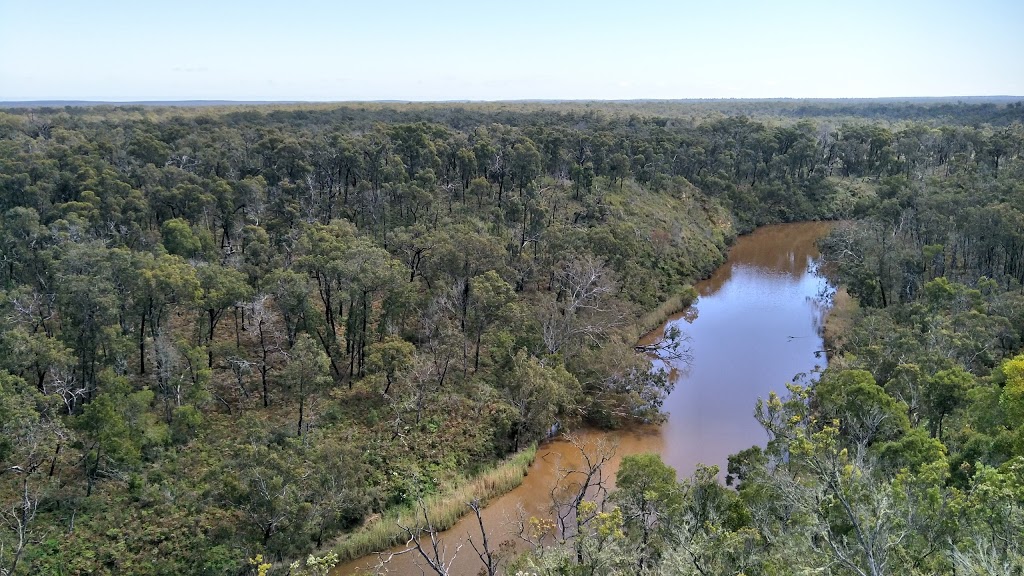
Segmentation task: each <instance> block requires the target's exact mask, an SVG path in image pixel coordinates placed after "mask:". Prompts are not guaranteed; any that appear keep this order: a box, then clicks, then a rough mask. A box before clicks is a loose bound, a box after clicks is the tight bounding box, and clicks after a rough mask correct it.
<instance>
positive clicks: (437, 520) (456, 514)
mask: <svg viewBox="0 0 1024 576" xmlns="http://www.w3.org/2000/svg"><path fill="white" fill-rule="evenodd" d="M536 457H537V445H536V444H533V445H531V446H530V447H529V448H527V449H525V450H521V451H519V452H517V453H516V454H513V455H512V456H510V457H508V458H506V459H505V460H503V461H501V462H499V463H498V464H497V465H495V467H494V468H492V469H490V470H487V471H485V472H482V473H481V474H479V475H477V476H475V477H473V478H467V479H465V482H464V483H459V484H457V485H455V486H452V487H450V488H449V489H448V490H445V491H444V492H442V493H438V494H431V495H429V496H427V497H425V498H424V499H423V507H424V508H425V509H426V510H425V512H426V514H425V515H426V517H428V518H430V523H431V524H432V525H433V527H434V528H436V529H437V530H439V531H442V530H447V529H449V528H451V527H452V526H454V525H455V523H456V522H458V520H459V518H461V517H462V516H464V515H465V514H467V513H468V512H469V511H470V509H469V507H468V506H467V505H466V503H467V502H472V501H474V500H478V501H480V502H481V503H484V504H486V502H487V501H488V500H490V499H492V498H495V497H497V496H501V495H504V494H506V493H508V492H510V491H511V490H512V489H513V488H516V487H517V486H519V485H520V484H522V483H523V477H524V476H526V472H527V470H528V469H529V467H530V464H532V463H533V460H534V458H536ZM423 517H424V510H422V509H420V508H419V507H418V506H413V507H404V508H399V509H395V510H391V511H388V512H386V513H385V514H384V515H383V516H382V517H377V518H375V519H373V520H370V521H368V522H366V523H365V524H364V525H363V527H362V528H359V529H357V530H355V531H353V532H350V533H348V534H347V535H345V536H344V537H342V538H341V539H340V540H339V541H338V542H337V543H336V544H335V545H334V546H333V549H332V551H333V552H334V553H336V554H337V555H338V560H339V561H341V562H348V561H350V560H355V559H356V558H361V557H363V556H366V555H368V554H374V553H376V552H380V551H382V550H387V549H388V548H390V547H392V546H396V545H398V544H402V543H404V542H406V541H407V540H408V538H409V536H408V534H407V533H406V531H405V530H404V529H402V528H401V526H405V527H407V528H411V529H412V530H414V531H415V530H417V529H420V528H425V524H424V522H423Z"/></svg>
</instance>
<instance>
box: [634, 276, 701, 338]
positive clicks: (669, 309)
mask: <svg viewBox="0 0 1024 576" xmlns="http://www.w3.org/2000/svg"><path fill="white" fill-rule="evenodd" d="M697 296H698V294H697V290H696V289H695V288H694V287H693V286H690V285H689V284H687V285H686V286H683V288H682V289H681V290H680V291H679V293H678V294H676V295H674V296H671V297H669V299H668V300H666V301H664V302H662V303H661V305H660V306H658V307H657V308H655V309H654V310H651V311H650V312H648V313H646V314H644V315H643V316H641V317H640V319H639V320H637V323H636V328H637V334H638V336H637V337H638V338H642V337H644V336H646V335H647V334H648V333H649V332H651V331H653V330H656V329H658V328H659V327H660V326H661V325H662V324H664V323H665V322H666V321H668V319H669V318H671V317H672V315H673V314H676V313H678V312H682V311H683V310H684V309H686V307H687V306H689V305H691V304H693V303H694V302H695V301H696V300H697Z"/></svg>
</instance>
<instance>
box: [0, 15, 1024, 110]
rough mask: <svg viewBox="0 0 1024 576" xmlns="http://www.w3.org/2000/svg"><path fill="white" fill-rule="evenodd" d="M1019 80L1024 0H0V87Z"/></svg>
mask: <svg viewBox="0 0 1024 576" xmlns="http://www.w3.org/2000/svg"><path fill="white" fill-rule="evenodd" d="M997 94H998V95H1006V94H1009V95H1024V0H967V1H950V0H932V1H903V0H887V1H878V0H866V1H854V0H850V1H844V2H831V1H828V0H817V1H804V0H800V1H788V2H787V1H782V0H778V1H755V0H728V1H720V2H714V1H711V0H708V1H704V2H696V1H689V0H686V1H682V0H680V1H669V0H664V1H658V0H636V1H633V2H601V1H598V0H590V1H566V2H560V1H557V0H547V1H534V0H508V1H506V2H503V3H485V2H482V1H481V2H472V1H467V0H439V1H419V2H415V1H398V0H396V1H392V2H355V1H336V2H330V1H327V0H291V1H281V2H266V1H261V0H247V1H220V2H218V1H216V0H208V1H200V0H178V1H175V2H163V1H152V2H141V1H139V2H124V1H115V0H93V1H85V0H77V1H53V0H17V1H16V0H0V100H23V99H32V100H38V99H48V100H49V99H61V100H71V99H75V100H78V99H81V100H184V99H229V100H379V99H397V100H453V99H460V100H461V99H467V100H499V99H527V98H544V99H631V98H756V97H824V98H828V97H879V96H971V95H997Z"/></svg>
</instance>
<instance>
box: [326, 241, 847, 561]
mask: <svg viewBox="0 0 1024 576" xmlns="http://www.w3.org/2000/svg"><path fill="white" fill-rule="evenodd" d="M829 228H830V224H828V223H821V222H805V223H797V224H783V225H777V226H765V227H762V228H759V229H757V230H756V231H754V232H753V233H751V234H749V235H746V236H742V237H740V238H739V239H737V241H736V243H735V244H734V246H733V247H732V249H731V250H730V252H729V258H728V260H727V261H726V262H725V264H723V265H722V266H721V267H719V268H718V269H717V270H716V271H715V272H714V274H712V276H711V277H710V278H708V279H707V280H704V281H702V282H700V283H699V284H697V286H696V288H697V291H698V293H699V294H700V297H699V299H698V301H697V302H696V303H695V304H694V305H693V306H691V307H689V308H687V309H686V310H684V311H683V312H681V313H679V314H677V315H675V316H673V317H672V318H671V319H669V320H668V322H667V323H666V324H665V325H664V326H662V327H661V328H660V329H658V330H656V331H655V332H652V333H651V334H649V335H647V336H646V337H645V341H653V340H656V339H658V338H659V337H661V335H662V334H664V331H665V330H666V328H667V327H669V326H675V327H678V328H679V330H680V331H681V332H682V334H683V335H685V336H686V338H687V346H688V348H689V355H688V356H689V358H688V361H687V362H682V361H680V362H672V363H668V364H667V365H662V367H663V368H665V369H667V370H669V372H670V375H671V378H672V379H673V381H674V383H675V387H674V389H673V391H672V393H671V394H669V396H668V398H666V400H665V404H664V407H663V410H664V411H665V412H666V413H667V414H668V419H667V420H666V421H665V423H664V424H662V425H660V426H641V427H637V428H635V429H632V430H627V431H616V432H599V431H584V432H582V433H580V434H579V435H578V443H579V442H582V443H585V444H586V445H587V448H588V450H590V453H591V454H593V453H594V451H595V450H596V445H597V444H598V443H605V444H610V445H614V447H615V452H614V454H615V457H614V458H613V459H612V460H611V461H610V462H609V465H608V466H607V467H606V474H607V475H613V474H614V472H615V470H616V468H617V467H618V460H619V458H621V457H622V456H623V455H627V454H636V453H640V452H656V453H659V454H661V457H662V459H663V460H664V461H665V463H667V464H668V465H670V466H672V467H674V468H675V469H676V471H677V472H678V474H679V477H680V478H683V477H686V476H689V475H690V474H691V473H692V472H693V471H694V469H695V468H696V467H697V465H698V464H705V465H716V466H718V467H719V468H720V470H721V473H720V475H719V476H720V478H724V475H725V469H726V463H727V459H728V456H729V455H730V454H733V453H736V452H738V451H740V450H743V449H745V448H749V447H750V446H751V445H754V444H761V445H763V444H764V443H765V442H766V441H767V437H766V435H765V433H764V430H763V429H762V428H761V427H760V425H759V424H758V423H757V421H756V420H755V419H754V416H753V413H754V406H755V404H756V402H757V399H758V398H766V397H767V396H768V394H769V392H771V391H773V390H774V391H778V392H780V393H784V392H785V384H786V383H787V382H792V381H794V380H802V379H808V378H813V375H814V373H815V371H816V370H817V369H819V368H823V367H824V365H825V362H826V360H825V355H824V353H823V352H822V350H823V348H824V346H823V344H822V338H821V333H822V327H823V324H824V318H825V315H826V314H827V312H828V306H829V303H830V299H829V297H828V295H829V294H830V293H831V286H829V284H828V282H827V281H826V280H825V278H824V277H823V276H822V275H820V274H819V273H818V257H819V255H818V251H817V248H816V243H817V240H818V239H819V238H821V237H822V236H824V235H825V234H826V233H827V232H828V230H829ZM579 459H580V450H579V449H578V448H577V447H576V446H574V445H573V444H572V443H570V442H569V441H567V440H565V439H558V440H554V441H551V442H548V443H546V444H544V445H542V446H541V447H540V448H539V449H538V451H537V459H536V460H535V461H534V463H533V464H532V465H531V466H530V469H529V473H528V474H527V476H526V478H524V481H523V484H522V485H521V486H519V487H518V488H516V489H515V490H513V491H511V492H509V493H508V494H506V495H504V496H502V497H500V498H496V499H494V500H493V501H491V502H490V503H489V505H488V506H487V508H486V509H484V511H483V517H484V524H485V525H486V527H487V530H488V535H489V538H490V540H491V543H492V545H494V546H495V547H496V543H498V542H501V541H504V540H509V539H511V538H512V537H511V536H509V535H508V534H509V530H510V529H512V528H513V527H514V525H515V524H516V521H517V520H518V519H520V518H527V517H529V516H537V517H547V516H549V512H548V510H549V508H550V505H551V497H550V494H551V489H552V486H553V485H554V484H555V483H556V482H557V481H558V479H559V478H561V476H562V474H561V472H560V470H564V469H566V468H569V467H573V466H577V465H578V463H579ZM439 536H440V537H441V538H442V539H443V543H444V545H445V546H446V548H447V556H448V557H451V556H452V555H453V554H454V553H455V551H456V548H457V547H458V546H459V544H460V543H462V542H465V541H466V539H467V537H468V536H473V537H474V541H477V542H479V528H478V526H477V522H476V518H475V517H472V515H470V516H466V517H464V518H463V519H462V520H461V521H459V522H458V523H457V524H456V525H455V526H454V527H452V529H450V530H448V531H446V532H444V533H443V534H441V535H439ZM401 549H402V547H399V548H395V549H393V550H392V551H393V552H394V551H399V550H401ZM417 560H419V559H418V558H417V557H416V556H415V552H413V553H407V554H403V555H400V556H395V557H393V558H392V560H391V561H390V562H388V563H387V564H386V566H385V569H382V570H381V572H383V573H388V574H413V575H415V574H426V573H428V572H427V571H425V570H424V568H421V567H420V566H418V565H417ZM377 562H378V558H377V557H376V556H374V557H367V558H362V559H359V560H356V561H353V562H350V563H348V564H345V565H342V566H339V567H338V568H336V569H335V570H334V571H333V572H332V576H349V575H354V574H362V573H366V571H368V570H370V571H371V573H372V567H373V566H374V565H375V564H377ZM481 566H482V565H481V563H480V560H479V559H478V558H477V556H476V554H475V553H474V552H473V550H472V548H470V546H469V545H468V544H467V545H465V546H463V547H462V549H461V550H459V552H458V554H457V555H456V556H455V562H454V564H453V566H452V569H451V573H452V574H459V575H461V574H467V575H472V574H476V573H477V572H478V570H479V569H480V567H481Z"/></svg>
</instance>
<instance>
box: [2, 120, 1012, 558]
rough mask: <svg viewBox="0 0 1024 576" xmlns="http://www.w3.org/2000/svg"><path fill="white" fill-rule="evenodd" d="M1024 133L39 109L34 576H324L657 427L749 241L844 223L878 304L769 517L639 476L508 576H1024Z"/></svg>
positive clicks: (19, 449)
mask: <svg viewBox="0 0 1024 576" xmlns="http://www.w3.org/2000/svg"><path fill="white" fill-rule="evenodd" d="M736 107H739V108H736ZM1022 122H1024V106H1022V105H1021V103H1020V102H995V103H993V102H988V103H968V104H965V103H950V102H934V103H927V102H926V103H886V102H871V101H868V102H851V103H846V104H844V103H829V104H823V103H807V102H801V101H782V102H758V103H749V102H748V103H743V102H739V103H721V102H719V103H715V102H710V103H705V104H700V103H697V104H690V105H687V106H683V105H681V104H673V103H671V102H646V103H593V104H588V103H510V104H497V103H496V104H465V105H454V104H447V105H441V104H435V105H427V104H350V105H333V106H329V105H309V106H285V105H281V106H273V107H270V106H265V107H243V106H233V107H208V108H173V107H146V106H125V107H67V108H36V109H8V110H6V111H4V112H0V431H2V434H0V505H2V506H0V515H2V516H0V574H4V575H15V574H85V573H88V574H107V573H109V574H129V573H130V574H248V573H257V572H265V571H266V570H267V569H269V570H270V571H271V572H275V571H276V572H280V573H287V572H288V570H289V568H288V566H289V564H290V563H291V562H292V561H293V560H295V559H297V558H301V557H305V556H306V555H307V554H310V553H316V554H321V553H323V552H325V551H327V550H330V549H333V548H335V547H336V546H337V545H338V543H339V542H341V543H344V542H345V539H346V534H349V533H351V532H352V531H353V530H356V529H358V528H359V527H360V526H361V525H364V524H366V523H368V522H372V520H373V519H374V518H379V517H380V516H379V515H381V514H384V513H386V512H387V511H390V510H395V509H400V508H403V507H411V506H415V505H416V504H417V503H419V502H422V501H423V499H424V498H425V497H427V496H430V495H433V494H441V493H444V492H445V491H446V490H448V489H450V488H451V487H452V486H456V485H460V484H464V483H466V482H467V481H468V480H469V479H471V478H473V477H475V476H477V475H479V474H481V473H484V472H486V471H487V470H491V469H493V467H495V466H501V465H502V463H503V462H504V461H505V459H506V458H507V457H509V456H510V455H512V454H515V453H516V452H520V451H522V450H524V449H527V448H528V447H530V446H532V445H533V444H535V443H536V442H538V441H540V440H543V439H544V438H545V437H546V436H547V435H548V434H549V433H550V432H551V430H552V426H553V425H554V424H557V425H558V426H561V427H562V428H570V429H571V428H572V427H574V426H579V425H589V426H600V427H609V428H614V427H622V426H629V425H630V424H631V423H635V422H651V421H657V420H658V419H659V418H660V411H659V410H660V407H661V402H662V400H663V398H664V397H665V395H666V394H667V393H668V391H669V388H670V385H669V383H668V382H669V380H668V379H667V377H666V375H665V374H664V373H660V372H658V371H654V370H652V369H651V356H650V354H651V353H652V352H654V353H658V352H661V353H667V354H671V353H672V352H673V347H674V346H676V345H677V344H678V343H677V342H671V341H670V342H666V343H664V344H663V345H662V347H661V349H660V350H651V349H647V348H644V349H637V348H636V346H635V344H636V341H637V338H638V336H640V335H641V334H642V333H644V332H645V331H647V330H648V329H650V328H652V327H654V325H657V324H658V323H659V321H660V319H661V318H663V317H664V315H665V314H668V313H671V312H673V311H675V310H677V309H679V308H680V307H682V306H684V305H685V304H686V303H687V302H688V301H690V300H691V299H692V297H693V291H692V289H691V288H690V284H691V283H693V282H695V281H696V280H698V279H700V278H702V277H704V276H706V275H707V274H709V273H710V272H711V271H712V270H713V269H714V268H715V267H716V266H717V265H718V264H719V263H721V262H722V261H723V258H724V255H725V253H726V251H727V250H728V246H729V244H730V242H731V240H732V239H733V238H734V237H735V236H736V235H737V234H740V233H743V232H746V231H749V230H752V229H753V228H754V227H756V226H758V225H761V224H765V223H774V222H786V221H798V220H816V219H831V220H841V221H842V222H841V223H840V224H837V226H836V228H835V231H834V233H833V234H832V235H831V236H830V237H829V238H828V239H827V240H826V241H825V243H824V245H823V251H824V254H825V257H826V259H827V261H828V264H829V269H830V273H831V274H833V275H834V276H835V278H836V279H838V281H839V282H841V283H842V284H843V285H844V286H845V287H846V289H847V291H848V292H849V294H850V295H851V296H852V297H853V298H854V299H855V300H856V302H857V303H859V308H857V309H856V310H855V311H853V312H851V313H850V321H849V325H848V326H846V327H845V328H844V330H842V331H841V333H839V334H838V335H836V337H835V338H833V340H832V341H831V342H830V347H831V349H830V353H831V359H832V360H831V363H830V367H829V368H828V370H826V371H825V372H824V373H823V374H822V375H821V376H820V379H819V380H818V381H817V382H816V383H815V384H812V385H809V386H797V385H792V386H791V387H790V388H789V392H788V394H786V395H782V396H772V397H771V398H766V399H764V401H763V402H762V403H761V404H759V405H758V406H757V416H758V418H759V419H760V420H761V422H762V423H763V425H764V427H765V429H766V430H767V431H768V432H769V433H770V436H771V438H772V439H771V441H770V442H769V443H768V445H767V447H766V448H758V447H754V448H751V449H750V450H747V451H744V452H742V453H740V454H738V455H736V456H734V457H733V458H731V459H730V465H729V475H730V481H731V483H732V484H733V486H732V487H726V486H722V485H720V484H718V483H717V482H716V481H715V471H714V470H702V471H700V472H698V473H697V474H696V475H694V477H692V478H690V479H688V480H686V481H683V482H677V481H676V477H675V473H674V471H671V470H670V469H668V468H667V467H665V466H664V464H662V463H661V462H660V461H659V460H658V459H657V458H656V457H653V456H650V455H641V456H633V457H627V458H626V459H625V460H624V462H623V465H622V468H621V470H620V473H619V476H618V478H617V480H616V484H617V486H618V490H617V491H615V492H613V493H612V495H611V496H610V497H609V498H608V499H599V500H593V499H590V498H589V494H590V493H589V492H588V491H587V487H586V486H583V487H582V488H581V490H582V491H581V492H580V495H581V496H580V498H577V499H575V500H574V503H573V504H572V506H571V510H570V511H569V512H571V514H572V518H573V521H572V523H571V524H572V527H573V528H572V529H571V530H564V529H562V530H560V529H556V526H554V525H553V524H548V523H546V522H545V521H543V520H538V521H537V522H536V523H535V524H534V525H533V529H532V531H531V532H530V534H528V536H529V537H530V538H529V539H532V540H531V541H532V542H533V544H534V546H533V547H532V548H531V549H530V550H529V551H528V552H527V553H526V554H524V555H521V556H517V555H514V554H511V553H506V554H505V555H501V554H499V553H498V552H497V551H495V552H494V555H493V556H494V559H495V564H494V565H493V566H492V565H491V564H488V563H486V562H484V563H482V564H481V566H482V567H484V569H485V571H491V573H495V571H496V570H498V566H500V570H502V571H505V570H508V571H509V572H511V573H515V572H516V571H517V570H518V571H522V572H524V573H529V574H533V573H536V574H634V573H651V574H655V573H666V574H691V573H692V574H723V573H729V574H735V573H744V574H788V573H795V572H800V571H803V570H805V569H807V570H810V569H821V570H823V571H824V572H826V573H833V574H872V575H877V574H906V573H920V574H931V573H953V572H957V573H962V574H989V573H1002V574H1021V573H1022V571H1024V550H1022V549H1021V548H1022V543H1024V510H1022V507H1021V502H1022V500H1024V356H1022V355H1021V348H1022V344H1024V288H1022V286H1024V156H1022V154H1024V126H1022ZM751 409H752V410H753V409H754V407H753V406H752V407H751ZM566 517H568V516H566ZM562 528H564V527H562ZM366 551H369V550H361V551H360V550H355V551H352V550H351V549H350V551H349V552H347V553H348V554H353V553H358V552H366ZM344 554H345V553H343V555H344ZM489 556H490V555H489V554H484V555H481V559H482V560H484V559H485V557H489ZM254 558H260V559H261V560H260V561H258V562H255V563H254V562H253V561H252V560H251V559H254ZM264 560H265V562H266V564H263V562H264ZM312 564H313V565H312V566H307V567H305V568H304V569H307V570H309V571H310V573H318V572H317V570H319V569H320V568H319V567H318V566H317V565H316V564H317V563H316V562H313V563H312ZM298 570H299V568H298V566H296V568H294V569H293V570H292V573H295V572H297V571H298ZM439 573H443V572H441V571H440V569H439Z"/></svg>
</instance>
